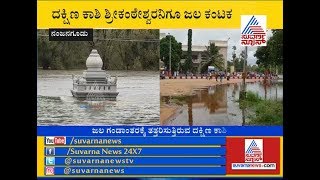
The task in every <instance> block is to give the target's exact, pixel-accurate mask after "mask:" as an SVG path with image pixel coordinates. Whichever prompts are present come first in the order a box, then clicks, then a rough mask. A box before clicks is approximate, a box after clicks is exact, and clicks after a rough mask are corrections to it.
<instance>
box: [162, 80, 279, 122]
mask: <svg viewBox="0 0 320 180" xmlns="http://www.w3.org/2000/svg"><path fill="white" fill-rule="evenodd" d="M246 89H247V91H252V92H255V93H258V95H259V96H260V97H262V98H263V99H278V100H282V97H283V83H280V82H278V83H273V84H272V85H269V86H265V85H264V84H263V83H262V82H255V83H247V84H246ZM240 90H241V87H240V83H238V84H224V85H216V86H211V87H208V88H204V89H196V90H194V94H193V95H192V96H179V97H178V96H176V97H174V96H171V97H169V96H163V97H161V101H162V102H163V103H165V104H176V105H178V106H179V108H178V110H177V112H176V114H175V115H174V116H173V117H172V118H171V119H169V120H168V121H167V122H166V124H164V125H186V126H201V125H244V124H245V122H244V121H245V118H244V117H243V112H242V110H241V109H240V108H239V102H238V100H239V92H240Z"/></svg>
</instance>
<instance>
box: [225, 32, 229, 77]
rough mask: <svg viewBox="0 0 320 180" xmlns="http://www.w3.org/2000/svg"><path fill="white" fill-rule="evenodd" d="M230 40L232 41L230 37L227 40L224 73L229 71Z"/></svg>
mask: <svg viewBox="0 0 320 180" xmlns="http://www.w3.org/2000/svg"><path fill="white" fill-rule="evenodd" d="M229 40H230V37H228V39H227V57H226V60H225V62H224V72H227V69H228V47H229Z"/></svg>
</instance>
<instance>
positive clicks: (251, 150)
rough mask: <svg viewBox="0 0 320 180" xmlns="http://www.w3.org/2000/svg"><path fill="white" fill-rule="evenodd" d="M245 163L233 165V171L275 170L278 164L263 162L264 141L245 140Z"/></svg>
mask: <svg viewBox="0 0 320 180" xmlns="http://www.w3.org/2000/svg"><path fill="white" fill-rule="evenodd" d="M244 148H245V149H244V163H232V168H231V169H233V170H250V169H252V170H275V169H276V163H264V162H263V139H245V140H244Z"/></svg>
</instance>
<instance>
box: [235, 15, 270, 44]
mask: <svg viewBox="0 0 320 180" xmlns="http://www.w3.org/2000/svg"><path fill="white" fill-rule="evenodd" d="M240 36H241V37H240V45H241V46H266V45H267V37H266V36H267V16H265V15H242V16H241V35H240Z"/></svg>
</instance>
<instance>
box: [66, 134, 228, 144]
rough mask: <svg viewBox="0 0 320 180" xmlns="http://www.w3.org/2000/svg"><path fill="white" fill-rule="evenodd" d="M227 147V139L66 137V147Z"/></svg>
mask: <svg viewBox="0 0 320 180" xmlns="http://www.w3.org/2000/svg"><path fill="white" fill-rule="evenodd" d="M177 144H179V145H225V144H226V138H225V137H207V138H203V137H188V138H175V137H123V138H117V137H112V138H107V137H92V136H91V137H88V136H87V137H66V145H72V146H85V145H91V146H93V145H97V146H101V145H113V146H115V145H177Z"/></svg>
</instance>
